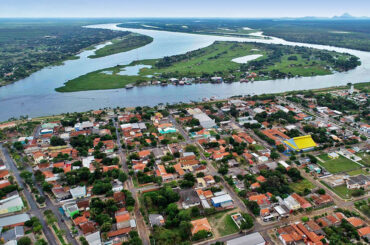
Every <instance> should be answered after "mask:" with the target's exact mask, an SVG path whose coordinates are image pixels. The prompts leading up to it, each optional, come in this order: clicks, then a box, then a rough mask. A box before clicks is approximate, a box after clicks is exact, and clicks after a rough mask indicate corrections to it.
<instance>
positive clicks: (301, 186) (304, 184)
mask: <svg viewBox="0 0 370 245" xmlns="http://www.w3.org/2000/svg"><path fill="white" fill-rule="evenodd" d="M289 187H290V188H292V190H293V191H294V192H300V193H303V191H304V190H305V189H309V190H311V189H313V188H315V185H314V184H312V183H311V182H310V181H308V180H307V179H303V180H301V181H299V182H293V183H290V184H289Z"/></svg>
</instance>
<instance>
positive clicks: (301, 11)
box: [0, 0, 370, 19]
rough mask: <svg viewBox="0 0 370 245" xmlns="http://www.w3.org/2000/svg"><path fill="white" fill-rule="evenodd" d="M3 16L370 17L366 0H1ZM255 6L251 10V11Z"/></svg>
mask: <svg viewBox="0 0 370 245" xmlns="http://www.w3.org/2000/svg"><path fill="white" fill-rule="evenodd" d="M0 9H2V11H1V13H0V18H237V19H240V18H246V19H269V18H305V17H306V18H307V17H314V18H333V17H335V16H342V15H343V14H347V13H349V14H350V15H351V16H353V17H357V18H361V17H370V16H369V11H367V10H366V9H370V2H369V1H366V0H355V1H351V2H349V1H346V0H336V1H335V0H327V1H324V2H323V1H321V0H312V1H309V2H301V1H295V0H282V1H278V2H277V1H274V0H261V1H259V2H254V1H249V0H244V1H243V0H230V1H228V2H227V3H225V2H224V1H222V0H203V1H201V2H199V1H196V0H188V1H186V2H182V1H181V2H179V1H171V0H158V1H155V2H154V1H150V0H142V1H140V2H132V1H127V0H106V1H104V3H103V2H101V1H98V0H64V1H55V0H52V1H50V0H49V1H48V0H35V1H28V0H16V1H14V0H2V1H1V2H0ZM251 10H252V11H251Z"/></svg>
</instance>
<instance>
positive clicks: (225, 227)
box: [207, 212, 239, 236]
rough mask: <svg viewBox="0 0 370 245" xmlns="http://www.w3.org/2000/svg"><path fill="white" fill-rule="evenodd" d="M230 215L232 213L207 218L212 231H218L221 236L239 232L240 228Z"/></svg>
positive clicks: (217, 214) (222, 213) (221, 213)
mask: <svg viewBox="0 0 370 245" xmlns="http://www.w3.org/2000/svg"><path fill="white" fill-rule="evenodd" d="M230 214H231V213H230V212H227V213H225V212H220V213H216V214H213V215H211V216H208V217H207V218H208V221H209V223H210V225H211V227H212V229H217V232H218V233H219V235H220V236H227V235H230V234H234V233H237V232H239V228H238V227H237V226H236V224H235V223H234V221H233V220H232V218H231V216H230Z"/></svg>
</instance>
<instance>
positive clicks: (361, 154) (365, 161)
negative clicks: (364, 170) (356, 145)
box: [356, 152, 370, 167]
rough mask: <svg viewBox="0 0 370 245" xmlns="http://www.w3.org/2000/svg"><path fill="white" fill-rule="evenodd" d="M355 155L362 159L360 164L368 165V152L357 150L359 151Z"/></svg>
mask: <svg viewBox="0 0 370 245" xmlns="http://www.w3.org/2000/svg"><path fill="white" fill-rule="evenodd" d="M356 155H357V156H359V157H361V158H362V160H361V161H360V163H361V164H363V165H365V166H366V167H370V154H369V153H366V152H359V153H356Z"/></svg>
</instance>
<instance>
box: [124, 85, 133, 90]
mask: <svg viewBox="0 0 370 245" xmlns="http://www.w3.org/2000/svg"><path fill="white" fill-rule="evenodd" d="M125 88H126V89H132V88H134V86H133V85H132V84H127V85H126V86H125Z"/></svg>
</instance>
